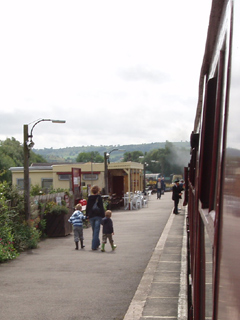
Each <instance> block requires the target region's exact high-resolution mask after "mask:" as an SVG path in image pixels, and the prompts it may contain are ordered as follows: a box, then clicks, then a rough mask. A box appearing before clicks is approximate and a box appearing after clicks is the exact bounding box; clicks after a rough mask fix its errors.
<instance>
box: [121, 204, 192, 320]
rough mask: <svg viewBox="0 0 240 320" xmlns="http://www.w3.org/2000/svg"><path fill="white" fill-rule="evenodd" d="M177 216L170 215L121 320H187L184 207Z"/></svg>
mask: <svg viewBox="0 0 240 320" xmlns="http://www.w3.org/2000/svg"><path fill="white" fill-rule="evenodd" d="M180 206H181V204H180ZM179 212H180V213H179V214H178V215H175V214H173V213H172V214H171V215H170V217H169V220H168V222H167V224H166V226H165V228H164V231H163V233H162V235H161V237H160V239H159V241H158V243H157V245H156V248H155V250H154V252H153V254H152V257H151V259H150V261H149V263H148V266H147V268H146V270H145V272H144V275H143V277H142V280H141V282H140V284H139V286H138V289H137V291H136V293H135V296H134V298H133V300H132V302H131V304H130V306H129V309H128V311H127V313H126V315H125V317H124V320H144V319H148V320H154V319H162V320H169V319H178V320H186V319H187V291H186V289H187V282H186V280H187V278H186V277H187V275H186V272H187V261H186V254H187V251H186V250H187V237H186V207H183V206H181V208H180V211H179Z"/></svg>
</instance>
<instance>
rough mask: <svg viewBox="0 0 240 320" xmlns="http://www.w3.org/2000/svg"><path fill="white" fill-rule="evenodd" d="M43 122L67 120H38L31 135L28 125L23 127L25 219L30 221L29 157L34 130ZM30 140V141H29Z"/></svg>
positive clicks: (62, 121) (32, 144)
mask: <svg viewBox="0 0 240 320" xmlns="http://www.w3.org/2000/svg"><path fill="white" fill-rule="evenodd" d="M41 121H51V122H52V123H65V122H66V121H65V120H52V119H39V120H36V121H35V123H34V125H33V126H32V129H31V131H30V134H28V124H25V125H24V126H23V155H24V211H25V218H26V220H27V221H28V220H29V219H30V187H29V156H30V150H31V149H32V148H33V146H34V142H33V140H32V138H33V128H34V127H35V126H36V125H37V124H38V123H39V122H41ZM29 138H30V139H29Z"/></svg>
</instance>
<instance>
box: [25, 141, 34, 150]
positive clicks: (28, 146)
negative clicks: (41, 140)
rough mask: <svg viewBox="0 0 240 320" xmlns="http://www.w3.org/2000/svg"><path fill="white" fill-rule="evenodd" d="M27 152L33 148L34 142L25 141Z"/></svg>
mask: <svg viewBox="0 0 240 320" xmlns="http://www.w3.org/2000/svg"><path fill="white" fill-rule="evenodd" d="M26 145H27V148H28V150H31V149H32V148H33V147H34V142H33V141H32V140H30V141H26Z"/></svg>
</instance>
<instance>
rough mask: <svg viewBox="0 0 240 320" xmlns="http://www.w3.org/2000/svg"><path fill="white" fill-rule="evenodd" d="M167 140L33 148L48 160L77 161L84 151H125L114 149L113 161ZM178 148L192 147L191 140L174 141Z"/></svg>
mask: <svg viewBox="0 0 240 320" xmlns="http://www.w3.org/2000/svg"><path fill="white" fill-rule="evenodd" d="M165 144H166V142H152V143H143V144H130V145H115V146H114V145H110V146H81V147H66V148H60V149H53V148H44V149H33V151H34V152H35V153H36V154H39V155H41V156H42V157H43V158H45V159H46V160H47V161H48V162H63V161H64V162H66V161H67V162H76V157H77V156H78V154H79V153H82V152H91V151H98V152H99V153H100V154H101V155H102V156H103V155H104V152H109V151H111V150H113V149H121V150H125V151H124V152H123V151H114V152H113V153H111V162H118V161H121V158H122V156H123V153H125V152H133V151H142V152H143V153H145V152H149V151H151V150H153V149H162V148H164V147H165ZM172 144H173V145H175V146H176V147H178V148H186V149H189V148H190V143H189V141H181V142H172Z"/></svg>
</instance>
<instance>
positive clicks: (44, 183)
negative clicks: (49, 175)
mask: <svg viewBox="0 0 240 320" xmlns="http://www.w3.org/2000/svg"><path fill="white" fill-rule="evenodd" d="M52 186H53V179H42V188H43V189H50V188H51V187H52Z"/></svg>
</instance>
